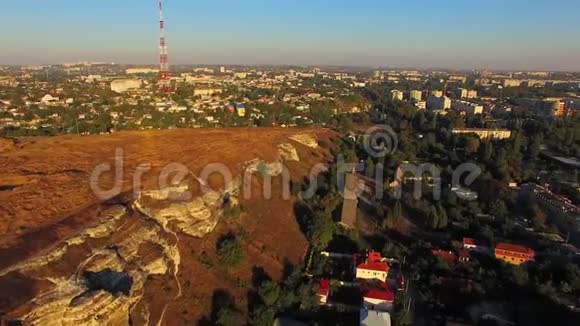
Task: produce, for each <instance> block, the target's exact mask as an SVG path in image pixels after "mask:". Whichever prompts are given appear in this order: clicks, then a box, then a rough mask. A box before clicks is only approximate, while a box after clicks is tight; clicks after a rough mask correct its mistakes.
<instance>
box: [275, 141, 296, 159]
mask: <svg viewBox="0 0 580 326" xmlns="http://www.w3.org/2000/svg"><path fill="white" fill-rule="evenodd" d="M278 153H279V154H280V157H281V158H282V159H283V160H285V161H296V162H297V161H300V156H298V151H296V148H295V147H294V146H292V144H290V143H282V144H280V145H278Z"/></svg>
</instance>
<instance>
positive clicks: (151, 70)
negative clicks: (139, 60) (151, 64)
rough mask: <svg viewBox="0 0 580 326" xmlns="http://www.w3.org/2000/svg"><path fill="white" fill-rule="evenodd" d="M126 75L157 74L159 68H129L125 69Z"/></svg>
mask: <svg viewBox="0 0 580 326" xmlns="http://www.w3.org/2000/svg"><path fill="white" fill-rule="evenodd" d="M125 73H126V74H127V75H134V74H157V73H159V69H154V68H129V69H127V70H125Z"/></svg>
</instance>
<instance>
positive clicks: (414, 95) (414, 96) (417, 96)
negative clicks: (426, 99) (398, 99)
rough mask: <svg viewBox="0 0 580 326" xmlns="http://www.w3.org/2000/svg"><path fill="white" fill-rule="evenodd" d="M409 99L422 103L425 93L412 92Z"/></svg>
mask: <svg viewBox="0 0 580 326" xmlns="http://www.w3.org/2000/svg"><path fill="white" fill-rule="evenodd" d="M409 99H410V100H412V101H415V102H420V101H421V100H422V99H423V92H421V91H419V90H412V91H411V92H409Z"/></svg>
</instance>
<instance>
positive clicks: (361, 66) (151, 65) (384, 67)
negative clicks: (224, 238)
mask: <svg viewBox="0 0 580 326" xmlns="http://www.w3.org/2000/svg"><path fill="white" fill-rule="evenodd" d="M85 62H86V63H102V64H114V65H117V66H135V67H148V68H157V67H158V66H159V63H130V62H114V61H106V60H72V61H63V62H52V63H49V62H44V63H42V62H37V63H21V64H18V63H14V64H5V63H0V66H4V67H26V66H63V65H66V64H80V63H85ZM173 66H199V67H220V66H224V67H298V68H324V67H327V68H359V69H368V70H422V71H438V70H439V71H449V72H453V71H454V72H472V71H477V70H479V71H483V70H487V71H489V72H550V73H580V69H578V70H549V69H539V68H538V69H533V68H532V69H515V68H514V69H494V68H487V67H478V68H450V67H419V66H389V65H364V64H298V63H253V64H247V63H172V64H170V69H171V68H172V67H173Z"/></svg>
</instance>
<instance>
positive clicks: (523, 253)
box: [495, 242, 535, 265]
mask: <svg viewBox="0 0 580 326" xmlns="http://www.w3.org/2000/svg"><path fill="white" fill-rule="evenodd" d="M534 256H535V251H534V250H533V249H530V248H528V247H525V246H520V245H515V244H511V243H505V242H500V243H498V244H497V245H496V246H495V258H497V259H499V260H502V261H504V262H506V263H510V264H513V265H521V264H523V263H526V262H529V261H532V260H534Z"/></svg>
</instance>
